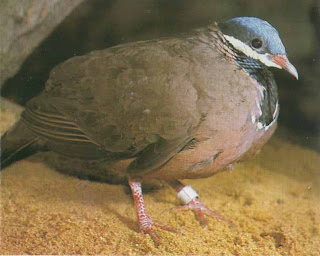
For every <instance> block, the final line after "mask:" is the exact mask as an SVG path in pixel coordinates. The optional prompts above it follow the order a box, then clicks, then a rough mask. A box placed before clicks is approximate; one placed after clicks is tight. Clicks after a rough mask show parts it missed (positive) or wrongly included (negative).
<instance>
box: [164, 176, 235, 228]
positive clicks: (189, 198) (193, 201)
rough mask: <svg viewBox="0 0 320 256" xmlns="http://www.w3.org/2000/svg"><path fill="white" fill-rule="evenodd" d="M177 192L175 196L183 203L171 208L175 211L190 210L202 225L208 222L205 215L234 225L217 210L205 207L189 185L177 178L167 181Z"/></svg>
mask: <svg viewBox="0 0 320 256" xmlns="http://www.w3.org/2000/svg"><path fill="white" fill-rule="evenodd" d="M167 183H169V184H170V185H171V186H172V187H173V188H174V189H175V190H176V191H177V193H178V195H177V197H178V198H179V199H180V201H181V202H182V203H183V205H182V206H178V207H175V208H173V210H175V211H186V210H192V211H193V212H194V214H195V216H196V218H197V219H198V221H199V222H200V223H201V224H202V225H204V226H207V224H208V222H207V220H206V218H205V215H208V216H211V217H213V218H216V219H218V220H222V221H225V222H227V223H228V224H229V225H231V226H234V224H233V223H232V222H231V221H230V220H228V219H226V218H225V217H223V216H222V215H220V214H219V213H217V212H214V211H212V210H211V209H209V208H208V207H206V206H205V205H204V204H202V203H201V202H200V200H199V199H198V194H197V192H196V191H195V190H194V189H193V188H192V187H191V186H185V185H183V184H182V183H181V182H180V181H178V180H170V181H167Z"/></svg>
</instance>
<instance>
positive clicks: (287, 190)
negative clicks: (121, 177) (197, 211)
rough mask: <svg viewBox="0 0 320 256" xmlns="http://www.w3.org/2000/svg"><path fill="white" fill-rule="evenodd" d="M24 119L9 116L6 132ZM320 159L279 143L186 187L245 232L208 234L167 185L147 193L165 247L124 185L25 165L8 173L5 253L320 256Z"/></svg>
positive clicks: (5, 113)
mask: <svg viewBox="0 0 320 256" xmlns="http://www.w3.org/2000/svg"><path fill="white" fill-rule="evenodd" d="M14 119H15V116H14V115H13V114H12V111H11V110H8V109H7V110H2V112H1V132H3V131H4V130H6V129H7V127H8V125H9V124H10V123H12V122H13V121H14ZM319 170H320V159H319V154H318V153H316V152H314V151H311V150H309V149H305V148H301V147H299V146H296V145H292V144H290V143H288V142H286V141H284V140H282V139H279V138H277V136H276V137H274V138H273V139H272V140H271V141H270V142H269V143H268V144H267V145H266V146H265V147H264V148H263V150H262V152H261V153H260V154H259V155H258V156H256V157H255V158H253V159H252V160H250V161H247V162H245V163H240V164H238V165H237V166H236V168H235V170H234V171H232V172H230V171H227V172H224V173H221V174H218V175H216V176H214V177H211V178H208V179H202V180H188V181H184V182H185V183H186V184H191V185H192V186H193V187H194V188H195V189H196V190H197V191H198V193H199V194H200V199H201V200H202V202H203V203H205V204H206V205H207V206H208V207H210V208H211V209H214V210H217V211H218V212H220V213H221V214H223V215H224V216H225V217H227V218H229V219H230V220H232V221H233V222H234V223H235V224H236V227H235V228H232V227H229V226H228V225H227V224H226V223H224V222H221V221H217V220H215V219H212V218H209V219H208V221H209V225H208V228H207V229H203V228H202V227H201V226H200V225H199V223H198V222H197V221H196V219H195V218H194V215H193V213H192V212H189V211H187V212H173V211H170V209H171V208H172V207H174V206H176V205H178V203H179V202H178V200H177V199H176V196H175V192H174V191H173V190H172V189H171V188H170V187H169V186H166V185H163V187H162V188H161V189H154V190H152V191H151V192H149V193H146V194H145V200H146V206H147V209H148V211H149V213H150V215H151V216H152V217H153V219H154V220H155V221H159V222H161V223H163V224H165V225H167V226H172V227H175V228H180V229H181V233H172V232H167V231H162V230H158V229H157V230H156V231H157V232H158V234H159V236H160V237H161V241H162V244H161V245H160V246H159V247H156V246H155V245H154V243H153V241H152V240H151V239H150V237H149V236H147V235H143V234H140V233H139V232H138V226H137V222H136V213H135V208H134V206H133V200H132V198H131V196H130V194H129V193H128V189H126V188H125V186H122V185H110V184H105V183H98V182H91V181H87V180H79V179H78V178H76V177H72V176H67V175H64V174H61V173H58V172H56V171H54V170H53V169H50V168H49V167H47V166H46V165H45V164H44V163H41V162H36V161H31V160H22V161H20V162H17V163H15V164H14V165H12V166H10V167H8V168H7V169H5V170H4V171H3V172H2V174H1V249H0V253H1V254H109V255H110V254H118V255H119V254H129V255H137V254H138V255H145V254H149V255H150V254H153V255H155V254H157V255H169V254H170V255H173V254H175V255H177V254H178V255H191V254H192V255H194V254H199V255H200V254H201V255H203V254H210V255H253V254H264V255H302V254H304V255H320V253H319V252H320V175H319Z"/></svg>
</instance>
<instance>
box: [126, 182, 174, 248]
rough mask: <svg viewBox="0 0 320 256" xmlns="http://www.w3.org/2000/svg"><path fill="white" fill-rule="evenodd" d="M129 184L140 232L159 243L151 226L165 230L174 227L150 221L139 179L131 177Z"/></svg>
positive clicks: (171, 229)
mask: <svg viewBox="0 0 320 256" xmlns="http://www.w3.org/2000/svg"><path fill="white" fill-rule="evenodd" d="M128 181H129V185H130V188H131V191H132V196H133V199H134V204H135V206H136V210H137V216H138V224H139V228H140V232H142V233H144V234H148V235H150V236H151V238H152V239H153V241H154V242H155V243H156V244H157V245H159V244H160V239H159V237H158V235H157V234H156V232H155V231H154V230H153V227H158V228H161V229H163V230H167V231H173V232H177V230H176V229H174V228H169V227H164V226H162V225H160V224H158V223H155V222H153V221H152V219H151V218H150V217H149V215H148V214H147V210H146V208H145V206H144V200H143V196H142V189H141V181H137V180H133V179H130V178H129V179H128Z"/></svg>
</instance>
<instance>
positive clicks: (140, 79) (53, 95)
mask: <svg viewBox="0 0 320 256" xmlns="http://www.w3.org/2000/svg"><path fill="white" fill-rule="evenodd" d="M271 68H278V69H284V70H286V71H287V72H289V73H290V74H291V75H293V76H294V77H295V78H296V79H298V72H297V70H296V68H295V67H294V66H293V65H292V64H291V63H290V61H289V59H288V56H287V53H286V50H285V46H284V45H283V43H282V41H281V38H280V35H279V33H278V31H277V30H276V29H275V28H274V27H273V26H272V25H270V24H269V23H268V22H267V21H264V20H261V19H259V18H256V17H235V18H231V19H229V20H226V21H223V22H219V23H217V22H212V23H210V24H209V25H207V26H204V27H201V28H197V29H193V30H191V31H190V32H188V33H183V34H179V35H175V36H172V37H167V38H160V39H153V40H148V41H138V42H131V43H126V44H121V45H117V46H114V47H110V48H107V49H104V50H97V51H93V52H90V53H88V54H86V55H83V56H75V57H72V58H71V59H68V60H66V61H65V62H63V63H61V64H58V65H57V66H55V67H54V68H53V69H52V70H51V72H50V76H49V79H48V80H47V82H46V84H45V89H44V91H43V92H42V93H41V94H40V95H38V96H36V97H35V98H33V99H31V100H30V101H29V102H28V103H27V104H26V108H25V110H24V112H23V113H22V115H21V119H20V120H19V121H18V122H17V123H16V124H15V125H14V127H13V128H11V129H10V130H8V131H7V132H6V133H5V134H4V135H3V136H2V138H1V143H2V149H1V151H2V152H1V165H2V169H4V168H5V167H6V166H8V165H10V164H12V163H13V162H15V161H18V160H20V159H23V158H26V157H27V156H30V155H32V154H34V153H36V152H40V151H54V152H57V153H58V154H61V155H62V156H66V157H70V158H72V159H81V160H82V161H88V162H89V161H98V162H99V163H103V164H104V166H105V172H106V173H112V174H114V175H117V176H119V177H124V178H125V179H126V180H127V181H128V184H129V186H130V188H131V191H132V195H133V199H134V204H135V207H136V211H137V220H138V225H139V230H140V231H141V232H142V233H145V234H148V235H150V236H151V238H152V239H153V240H154V241H155V242H156V243H159V241H160V238H159V236H158V234H157V233H156V231H155V227H158V228H160V229H161V228H162V229H165V230H169V231H172V230H173V228H169V227H166V226H162V225H160V224H159V223H158V222H156V221H154V220H153V219H152V218H151V217H150V215H149V214H148V212H147V210H146V207H145V203H144V200H143V193H142V186H141V185H142V183H143V182H145V181H148V180H153V179H154V180H159V181H163V182H166V183H168V184H169V185H170V186H171V187H172V188H173V189H175V191H176V193H177V197H178V199H179V200H180V201H181V204H182V205H181V206H180V207H178V209H179V210H192V211H193V212H194V214H195V217H196V218H197V219H198V220H199V221H200V222H201V223H204V224H205V223H206V221H207V220H206V217H205V216H206V215H208V216H209V217H210V216H211V217H215V218H218V219H220V220H223V221H226V222H228V223H229V224H230V225H231V224H233V223H232V222H231V221H229V220H228V219H226V218H225V217H223V216H222V215H220V214H219V213H217V212H215V211H213V210H211V209H209V208H208V207H206V206H205V205H204V204H203V203H202V202H201V201H200V199H199V195H198V193H197V192H196V191H195V190H194V189H193V188H192V187H191V186H188V185H185V184H183V183H182V182H181V181H180V180H181V179H199V178H206V177H210V176H212V175H214V174H217V173H219V172H221V171H223V170H226V169H228V168H231V167H232V166H234V164H235V163H237V162H239V161H243V160H245V159H247V158H249V157H250V156H253V155H255V154H256V153H257V152H258V151H259V149H260V148H261V147H262V146H263V145H264V144H265V143H266V142H267V141H268V140H269V138H270V137H271V136H272V134H273V133H274V131H275V129H276V126H277V118H278V115H279V102H278V93H277V85H276V82H275V79H274V76H273V74H272V71H271Z"/></svg>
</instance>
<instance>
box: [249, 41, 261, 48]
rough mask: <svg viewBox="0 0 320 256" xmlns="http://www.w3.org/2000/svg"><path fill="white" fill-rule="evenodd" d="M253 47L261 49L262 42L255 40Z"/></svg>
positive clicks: (252, 43) (252, 42)
mask: <svg viewBox="0 0 320 256" xmlns="http://www.w3.org/2000/svg"><path fill="white" fill-rule="evenodd" d="M251 45H252V47H253V48H255V49H259V48H260V47H261V46H262V41H261V39H260V38H255V39H253V40H252V41H251Z"/></svg>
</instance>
